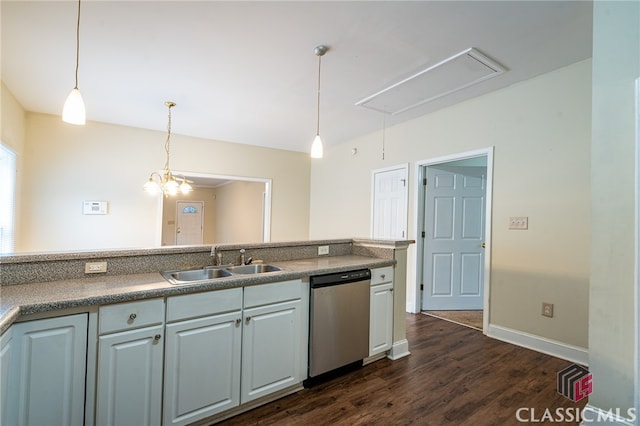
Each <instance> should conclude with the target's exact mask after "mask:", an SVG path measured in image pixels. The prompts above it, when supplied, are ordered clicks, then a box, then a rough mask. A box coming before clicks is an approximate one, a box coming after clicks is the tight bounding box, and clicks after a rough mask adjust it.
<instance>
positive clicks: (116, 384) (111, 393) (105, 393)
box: [96, 325, 164, 425]
mask: <svg viewBox="0 0 640 426" xmlns="http://www.w3.org/2000/svg"><path fill="white" fill-rule="evenodd" d="M162 330H163V326H161V325H158V326H155V327H147V328H141V329H137V330H129V331H124V332H122V333H114V334H107V335H104V336H100V338H99V339H100V341H99V345H98V346H99V353H98V384H97V394H96V405H97V408H96V410H97V414H96V424H98V425H159V424H160V422H161V418H162V356H163V353H164V347H163V341H162V339H161V337H162V334H161V333H162Z"/></svg>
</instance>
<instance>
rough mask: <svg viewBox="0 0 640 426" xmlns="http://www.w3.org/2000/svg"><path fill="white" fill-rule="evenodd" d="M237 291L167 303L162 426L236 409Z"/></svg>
mask: <svg viewBox="0 0 640 426" xmlns="http://www.w3.org/2000/svg"><path fill="white" fill-rule="evenodd" d="M241 309H242V288H233V289H228V290H218V291H211V292H207V293H197V294H188V295H184V296H174V297H170V298H168V299H167V322H168V324H167V326H166V330H167V332H166V342H165V345H166V346H165V368H164V409H163V424H164V425H165V426H166V425H185V424H188V423H192V422H195V421H197V420H200V419H203V418H206V417H209V416H212V415H214V414H217V413H220V412H222V411H225V410H228V409H230V408H233V407H236V406H238V405H239V404H240V361H241V349H240V345H241V340H242V311H241Z"/></svg>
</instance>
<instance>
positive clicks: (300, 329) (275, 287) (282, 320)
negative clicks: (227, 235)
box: [241, 280, 309, 403]
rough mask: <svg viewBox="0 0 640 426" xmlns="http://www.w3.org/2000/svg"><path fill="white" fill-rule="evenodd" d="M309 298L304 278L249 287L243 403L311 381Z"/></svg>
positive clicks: (244, 324) (245, 306) (243, 360)
mask: <svg viewBox="0 0 640 426" xmlns="http://www.w3.org/2000/svg"><path fill="white" fill-rule="evenodd" d="M308 294H309V289H308V285H304V284H303V283H302V282H301V281H300V280H293V281H285V282H280V283H273V284H263V285H259V286H253V287H246V288H245V294H244V312H243V327H244V329H243V335H242V396H241V402H242V403H246V402H249V401H252V400H254V399H257V398H260V397H263V396H265V395H268V394H270V393H273V392H276V391H278V390H282V389H285V388H287V387H290V386H293V385H296V384H298V383H301V382H302V381H303V380H304V379H305V378H306V369H307V344H308V343H307V342H308V339H307V328H308V327H307V324H308Z"/></svg>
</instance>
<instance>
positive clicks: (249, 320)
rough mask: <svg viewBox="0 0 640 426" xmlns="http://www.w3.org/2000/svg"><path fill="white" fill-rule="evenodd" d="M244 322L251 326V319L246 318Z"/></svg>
mask: <svg viewBox="0 0 640 426" xmlns="http://www.w3.org/2000/svg"><path fill="white" fill-rule="evenodd" d="M244 322H245V323H246V324H247V325H249V323H250V322H251V317H246V318H245V319H244Z"/></svg>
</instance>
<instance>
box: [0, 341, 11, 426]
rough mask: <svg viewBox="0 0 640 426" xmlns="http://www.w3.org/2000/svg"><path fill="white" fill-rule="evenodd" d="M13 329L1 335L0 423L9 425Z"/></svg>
mask: <svg viewBox="0 0 640 426" xmlns="http://www.w3.org/2000/svg"><path fill="white" fill-rule="evenodd" d="M12 340H13V330H12V329H11V328H9V329H8V330H7V331H5V332H4V333H3V334H2V336H0V425H8V424H10V423H9V418H8V417H7V408H8V407H9V405H8V401H9V399H8V397H9V371H10V365H11V352H12V351H11V349H12V348H13V341H12Z"/></svg>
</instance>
